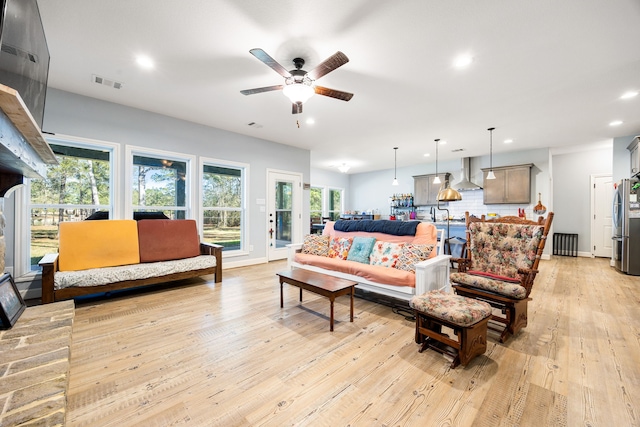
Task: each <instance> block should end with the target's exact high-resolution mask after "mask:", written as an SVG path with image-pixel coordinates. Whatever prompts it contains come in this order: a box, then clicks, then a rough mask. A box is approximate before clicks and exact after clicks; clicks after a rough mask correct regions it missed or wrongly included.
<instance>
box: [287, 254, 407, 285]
mask: <svg viewBox="0 0 640 427" xmlns="http://www.w3.org/2000/svg"><path fill="white" fill-rule="evenodd" d="M294 259H295V261H296V262H299V263H300V264H307V265H313V266H316V267H320V268H324V269H327V270H334V271H339V272H341V273H347V274H353V275H354V276H358V277H362V278H363V279H367V280H369V281H370V282H376V283H382V284H383V285H394V286H409V287H412V288H415V287H416V275H415V274H414V273H412V272H410V271H404V270H398V269H397V268H393V267H382V266H380V265H370V264H363V263H361V262H358V261H347V260H342V259H338V258H329V257H326V256H318V255H309V254H301V253H297V254H296V255H295V257H294Z"/></svg>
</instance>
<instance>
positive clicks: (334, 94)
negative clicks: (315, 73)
mask: <svg viewBox="0 0 640 427" xmlns="http://www.w3.org/2000/svg"><path fill="white" fill-rule="evenodd" d="M313 89H314V90H315V92H316V93H317V94H318V95H324V96H330V97H331V98H335V99H340V100H342V101H349V100H350V99H351V98H353V94H352V93H349V92H343V91H341V90H336V89H329V88H328V87H323V86H314V88H313Z"/></svg>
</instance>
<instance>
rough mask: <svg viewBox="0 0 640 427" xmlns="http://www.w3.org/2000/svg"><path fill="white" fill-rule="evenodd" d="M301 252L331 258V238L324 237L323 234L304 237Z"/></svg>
mask: <svg viewBox="0 0 640 427" xmlns="http://www.w3.org/2000/svg"><path fill="white" fill-rule="evenodd" d="M300 252H302V253H303V254H310V255H319V256H329V236H323V235H322V234H308V235H306V236H304V242H302V249H301V250H300Z"/></svg>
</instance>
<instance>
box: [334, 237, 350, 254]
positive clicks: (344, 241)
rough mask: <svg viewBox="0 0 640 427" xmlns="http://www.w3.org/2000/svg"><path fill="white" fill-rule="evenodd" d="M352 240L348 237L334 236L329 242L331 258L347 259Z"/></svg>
mask: <svg viewBox="0 0 640 427" xmlns="http://www.w3.org/2000/svg"><path fill="white" fill-rule="evenodd" d="M352 241H353V239H350V238H347V237H332V238H331V240H330V242H329V258H338V259H347V256H349V248H351V242H352Z"/></svg>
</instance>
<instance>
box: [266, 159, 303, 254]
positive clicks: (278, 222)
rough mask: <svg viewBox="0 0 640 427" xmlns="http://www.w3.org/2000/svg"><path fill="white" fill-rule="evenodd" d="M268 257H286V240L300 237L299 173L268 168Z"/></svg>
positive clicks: (291, 241) (300, 178)
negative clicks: (269, 169)
mask: <svg viewBox="0 0 640 427" xmlns="http://www.w3.org/2000/svg"><path fill="white" fill-rule="evenodd" d="M267 175H268V179H267V182H268V189H267V197H268V201H269V202H268V212H267V245H268V246H269V247H268V250H267V253H268V257H269V261H274V260H278V259H284V258H286V257H287V247H286V245H288V244H289V243H294V242H301V241H302V226H301V225H302V175H300V174H296V173H292V172H281V171H267Z"/></svg>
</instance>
